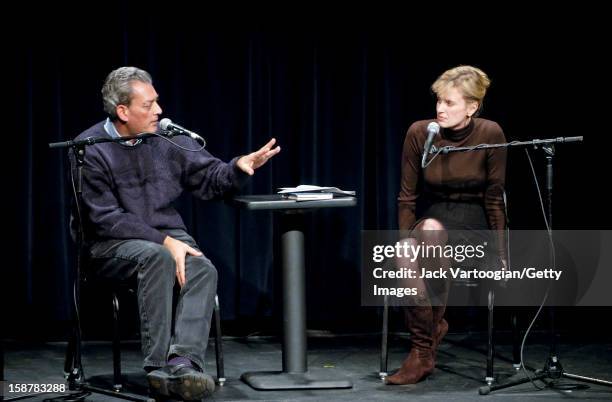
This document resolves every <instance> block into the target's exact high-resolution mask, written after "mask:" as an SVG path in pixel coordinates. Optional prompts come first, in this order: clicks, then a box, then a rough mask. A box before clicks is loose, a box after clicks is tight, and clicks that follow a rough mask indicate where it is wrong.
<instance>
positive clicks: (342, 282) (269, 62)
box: [3, 2, 608, 334]
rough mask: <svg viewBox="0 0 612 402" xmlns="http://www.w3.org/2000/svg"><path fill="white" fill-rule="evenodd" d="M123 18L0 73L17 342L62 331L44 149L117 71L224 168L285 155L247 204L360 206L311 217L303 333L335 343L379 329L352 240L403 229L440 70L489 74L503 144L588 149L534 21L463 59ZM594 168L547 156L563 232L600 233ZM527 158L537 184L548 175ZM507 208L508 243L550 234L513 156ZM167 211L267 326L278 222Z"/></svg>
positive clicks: (371, 40) (315, 31) (82, 118)
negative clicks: (261, 150)
mask: <svg viewBox="0 0 612 402" xmlns="http://www.w3.org/2000/svg"><path fill="white" fill-rule="evenodd" d="M119 4H120V5H122V6H125V9H124V10H122V12H121V13H119V14H112V15H111V14H106V15H107V16H108V18H106V17H104V15H105V14H104V13H100V15H98V16H97V17H95V19H94V20H92V21H95V22H91V23H88V22H87V21H85V20H83V21H80V22H78V23H74V22H70V23H68V22H66V21H63V22H61V23H60V22H58V23H57V24H56V23H55V22H54V21H47V22H46V24H45V28H44V29H40V27H39V29H38V30H37V34H35V35H32V36H30V37H29V39H18V40H17V42H16V43H13V44H12V46H11V49H13V50H14V51H15V52H14V55H15V57H13V58H10V59H9V60H5V63H8V64H9V65H10V66H12V67H14V71H13V73H14V74H12V77H9V79H8V81H9V82H6V83H5V85H7V86H8V87H9V88H11V89H13V88H14V89H15V94H16V97H15V104H14V106H16V111H15V114H14V116H11V122H12V123H11V124H14V125H15V127H14V129H13V130H12V133H11V134H10V137H9V136H7V135H5V138H7V139H8V138H10V139H11V141H12V142H11V144H12V146H11V147H10V148H5V149H4V152H5V154H10V155H7V156H8V157H9V158H8V159H9V160H11V161H14V162H11V165H10V168H8V170H5V177H7V180H8V185H9V188H8V189H7V193H10V194H14V195H16V197H9V205H8V209H7V210H5V215H6V217H7V219H8V221H9V228H10V229H9V231H10V233H8V237H9V238H10V239H11V240H12V242H11V243H9V244H10V248H11V249H10V250H9V253H10V254H11V255H12V256H13V257H14V258H11V262H10V264H6V265H5V269H4V278H3V282H5V284H7V285H8V286H6V291H5V295H6V296H7V302H6V306H7V307H10V308H7V311H9V314H8V316H9V317H10V319H11V320H13V321H12V322H14V323H17V324H18V325H15V326H14V327H19V328H22V329H23V328H26V329H27V330H28V331H31V329H32V328H35V331H42V332H37V333H51V334H55V333H60V332H61V331H60V330H58V329H57V328H58V327H57V326H54V325H51V324H56V323H59V322H64V321H65V320H66V319H68V317H69V312H70V308H69V306H70V301H71V292H72V290H71V277H72V269H73V266H72V256H73V246H72V244H71V240H70V237H69V235H68V227H67V225H68V206H69V204H70V197H71V193H70V182H69V181H68V178H67V174H66V173H67V170H66V167H67V159H66V153H65V152H62V151H57V150H50V149H49V148H48V146H47V144H48V143H49V142H54V141H61V140H66V139H69V138H72V137H74V136H76V135H78V134H79V133H80V132H81V131H82V130H84V129H86V128H87V127H89V126H91V125H92V124H94V123H96V122H98V121H100V120H102V119H104V118H105V116H104V113H103V110H102V103H101V96H100V89H101V86H102V83H103V80H104V78H105V76H106V75H107V74H108V72H110V71H111V70H113V69H115V68H117V67H119V66H123V65H134V66H138V67H140V68H143V69H145V70H147V71H149V72H150V73H151V74H152V76H153V79H154V85H155V87H156V89H157V91H158V93H159V94H160V103H161V106H162V108H163V110H164V116H167V117H170V118H171V119H172V120H173V121H175V122H177V123H179V124H182V125H184V126H185V127H188V128H190V129H192V130H194V131H197V132H199V133H200V134H201V135H202V136H203V137H205V138H206V139H207V141H208V147H207V148H208V149H209V151H210V152H211V153H213V154H214V155H216V156H218V157H220V158H221V159H224V160H229V159H230V158H232V157H234V156H236V155H239V154H244V153H247V152H250V151H252V150H255V149H256V148H258V147H260V146H261V145H263V144H264V143H265V142H266V141H267V140H268V139H269V138H270V137H272V136H273V137H275V138H277V140H278V143H279V144H280V145H281V146H282V148H283V150H282V152H281V153H280V155H278V156H277V157H275V158H274V159H273V160H272V161H271V162H270V163H269V164H268V165H267V166H265V167H263V168H261V169H260V170H258V171H257V172H256V175H255V176H254V178H253V179H252V180H251V181H250V183H249V184H248V185H247V186H246V187H245V188H244V189H243V191H242V193H243V194H263V193H271V192H274V191H276V189H277V187H282V186H294V185H297V184H317V185H331V186H337V187H340V188H343V189H349V190H356V191H357V194H358V198H359V202H358V206H357V207H355V208H343V209H336V210H322V211H318V212H314V213H310V214H308V215H307V216H306V228H307V231H306V251H307V286H308V287H307V289H308V292H307V293H308V309H307V310H308V317H309V319H310V320H311V322H321V323H326V324H327V325H329V327H334V328H345V329H355V328H362V327H364V326H366V327H368V326H369V325H370V324H371V325H374V327H376V326H377V325H378V321H377V318H376V317H377V314H378V311H377V309H373V308H364V307H361V306H360V257H359V255H360V231H361V230H364V229H370V230H372V229H395V228H396V227H397V223H396V222H397V219H396V215H397V208H396V197H397V193H398V189H399V181H400V156H401V147H402V142H403V139H404V135H405V132H406V130H407V128H408V126H409V125H410V123H411V122H413V121H415V120H419V119H425V118H431V117H434V116H435V98H434V96H433V95H432V93H431V91H430V85H431V84H432V83H433V81H434V80H435V79H436V77H437V76H438V75H439V74H440V73H442V72H443V71H444V70H446V69H448V68H451V67H454V66H456V65H459V64H471V65H475V66H478V67H480V68H482V69H483V70H484V71H485V72H487V73H488V74H489V76H490V77H491V79H492V81H493V84H492V86H491V89H490V92H489V94H488V96H487V98H486V101H485V105H484V111H483V114H482V117H485V118H489V119H492V120H495V121H497V122H499V123H500V125H501V126H502V127H503V128H504V130H505V133H506V136H507V138H508V139H509V140H525V139H530V138H548V137H559V136H576V135H589V134H593V133H594V132H596V130H595V129H594V127H589V123H588V121H585V120H586V117H587V116H588V115H587V114H586V113H585V112H586V110H587V108H590V106H589V105H588V104H586V103H588V101H590V100H591V99H592V98H591V97H590V95H589V94H587V92H586V91H587V88H586V87H587V86H586V85H584V79H585V78H586V75H585V74H586V72H587V70H588V69H585V68H584V64H583V60H584V59H585V57H586V50H582V46H583V44H584V43H583V42H581V41H580V40H578V41H575V40H574V41H571V42H570V41H567V40H566V39H569V36H570V35H571V32H567V33H565V34H563V33H560V32H563V31H562V27H558V28H559V30H557V31H555V33H554V35H553V34H552V33H550V32H549V31H546V29H544V28H543V29H542V30H541V31H540V30H539V29H538V28H537V24H535V23H534V22H533V21H532V23H533V24H532V26H531V31H529V33H525V34H521V33H520V32H519V31H515V32H514V33H513V34H511V35H508V33H507V32H503V33H502V32H501V31H503V30H504V29H503V28H499V29H498V30H495V29H494V26H493V25H494V24H491V25H490V26H488V27H487V29H486V30H484V31H483V32H478V33H476V35H475V37H472V36H469V35H467V36H466V37H465V41H463V40H461V35H459V36H456V35H452V34H451V33H450V32H438V35H437V36H436V38H438V37H440V38H442V37H445V38H446V39H447V40H443V39H440V40H438V39H433V38H430V39H425V37H426V35H425V34H424V32H423V31H419V30H416V29H413V30H408V31H406V30H404V28H403V27H402V26H401V25H396V26H393V25H390V26H387V27H384V28H383V29H378V30H375V29H371V30H368V29H367V27H356V26H352V27H351V28H350V29H348V28H347V29H338V28H337V27H336V29H333V30H332V29H329V28H330V27H329V26H327V27H317V26H316V24H314V25H313V24H301V25H299V26H293V25H292V24H290V23H286V24H284V25H282V26H281V25H277V26H268V25H266V24H264V23H261V24H257V23H252V24H250V25H248V24H246V25H240V24H239V25H240V29H229V28H228V27H227V26H224V25H223V24H220V23H216V24H215V23H214V22H215V18H213V16H211V15H208V16H207V17H206V19H205V21H204V22H202V21H199V20H198V17H197V16H191V17H190V16H188V15H183V16H182V17H183V18H184V19H186V20H188V21H189V23H187V22H185V23H184V24H182V25H181V26H180V27H176V26H172V24H171V22H172V18H170V17H169V18H167V19H166V18H163V19H162V16H161V15H160V13H157V14H156V15H155V16H154V15H152V14H151V15H143V14H142V13H141V10H138V9H136V7H135V6H134V7H129V6H126V5H125V4H124V3H121V2H120V3H119ZM115 17H116V18H115ZM164 21H165V22H164ZM207 23H210V24H207ZM319 28H320V29H319ZM467 31H468V32H469V29H468V30H467ZM462 32H465V31H462ZM497 33H499V35H498V34H497ZM458 34H459V33H458ZM16 35H17V33H16ZM11 71H12V70H11ZM13 117H15V118H13ZM586 138H587V141H586V142H587V144H588V143H589V138H590V137H586ZM15 144H16V146H15V147H13V145H15ZM587 150H588V148H587V145H586V144H585V145H582V146H580V145H579V146H571V147H569V146H568V147H559V148H558V153H557V155H558V156H557V164H556V175H557V176H556V177H557V187H556V192H555V222H554V225H555V227H557V228H605V227H606V225H607V222H608V220H603V221H602V220H601V217H600V216H598V212H597V208H595V207H594V205H597V204H593V198H594V197H597V195H596V193H595V188H596V187H595V188H589V187H588V186H587V184H586V183H587V182H586V181H584V179H583V178H581V177H586V176H587V169H590V167H588V165H587V161H588V156H589V155H588V154H587ZM532 154H533V156H534V159H535V161H536V168H537V169H539V172H540V173H542V172H543V170H542V168H543V157H542V156H541V154H540V153H539V152H532ZM590 176H592V175H590ZM540 180H543V176H542V175H541V176H540ZM508 194H509V200H510V220H511V224H512V227H514V228H534V229H536V228H539V229H541V228H543V227H544V224H543V221H542V218H541V213H540V210H539V204H538V201H537V198H536V193H535V189H534V185H533V182H532V179H531V177H530V174H529V169H528V165H527V161H526V158H525V155H524V151H523V150H511V151H510V153H509V165H508ZM178 207H179V209H180V211H181V212H182V214H183V217H184V219H185V221H186V222H187V224H188V226H189V228H190V230H191V232H192V233H193V234H194V236H195V237H196V239H197V240H198V241H199V243H200V245H201V247H202V249H203V250H204V252H205V254H207V255H208V257H210V258H211V260H212V261H213V262H214V263H215V265H216V266H217V268H218V270H219V278H220V281H219V296H220V299H221V304H222V310H223V318H224V319H226V320H237V321H238V322H240V320H252V321H253V322H259V323H263V322H265V319H267V318H270V317H272V318H275V317H276V318H278V317H279V314H280V308H281V303H282V297H281V289H280V266H279V263H278V262H277V261H278V260H279V259H278V258H277V259H275V258H274V257H275V255H278V251H279V244H278V239H277V237H278V235H279V226H278V222H277V221H276V219H275V218H274V216H273V215H272V214H271V213H268V212H256V213H253V212H245V211H242V212H240V213H238V212H237V211H236V210H235V209H234V208H233V207H231V206H229V205H227V204H226V203H224V202H223V201H214V202H201V201H198V200H194V199H192V198H191V197H190V196H185V197H183V199H181V200H180V201H179V202H178ZM602 210H603V209H602ZM597 219H599V220H597ZM606 219H607V218H606ZM34 323H35V324H34ZM41 323H48V324H50V325H46V326H43V325H41ZM26 324H28V325H26ZM374 327H372V326H369V328H374ZM254 328H255V329H257V325H256V324H254ZM13 329H15V328H13ZM18 332H19V331H18Z"/></svg>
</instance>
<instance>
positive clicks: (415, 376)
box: [385, 306, 434, 385]
mask: <svg viewBox="0 0 612 402" xmlns="http://www.w3.org/2000/svg"><path fill="white" fill-rule="evenodd" d="M405 314H406V321H407V323H408V329H409V330H410V333H411V334H412V335H411V338H410V339H411V341H412V349H411V350H410V354H409V355H408V357H407V358H406V359H405V360H404V362H403V363H402V366H401V367H400V369H399V370H398V371H397V372H396V373H395V374H393V375H392V376H389V377H387V378H386V379H385V382H386V383H387V384H397V385H403V384H414V383H416V382H418V381H420V380H421V379H423V378H425V377H427V376H428V375H429V374H431V373H432V372H433V369H434V360H433V356H432V343H433V339H432V327H433V314H432V309H431V306H414V307H407V308H406V309H405Z"/></svg>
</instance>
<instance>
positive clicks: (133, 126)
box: [117, 81, 162, 135]
mask: <svg viewBox="0 0 612 402" xmlns="http://www.w3.org/2000/svg"><path fill="white" fill-rule="evenodd" d="M157 99H158V95H157V92H156V91H155V88H153V85H151V84H147V83H145V82H141V81H132V100H131V102H130V104H129V105H119V106H117V115H118V116H119V118H120V119H121V120H122V121H123V122H124V123H125V127H126V129H127V131H128V132H127V134H129V135H136V134H140V133H147V132H149V133H151V132H155V131H156V130H157V122H158V120H159V115H161V113H162V109H161V107H160V106H159V104H158V103H157Z"/></svg>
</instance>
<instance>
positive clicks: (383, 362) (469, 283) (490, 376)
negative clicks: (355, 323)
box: [378, 191, 521, 385]
mask: <svg viewBox="0 0 612 402" xmlns="http://www.w3.org/2000/svg"><path fill="white" fill-rule="evenodd" d="M503 200H504V209H505V212H506V214H505V215H506V228H508V227H509V225H508V223H509V222H508V202H507V198H506V192H505V191H504V193H503ZM506 241H507V242H509V233H508V232H506ZM506 247H507V249H508V250H509V243H507V244H506ZM508 264H510V261H508ZM452 286H453V287H455V288H457V287H459V288H463V289H464V290H467V291H468V292H469V291H471V290H474V289H476V288H477V287H478V286H479V284H478V281H477V280H454V281H453V282H452ZM451 291H452V290H451ZM494 306H495V292H494V291H493V290H489V291H488V294H487V309H488V317H487V372H486V376H485V379H484V381H485V382H486V383H487V384H488V385H491V384H492V383H493V382H494V381H495V377H494V372H493V360H494V355H495V348H494V342H493V336H494V331H495V327H494V324H495V323H494V319H493V309H494ZM382 318H383V319H382V331H381V333H382V346H381V355H380V371H379V372H378V375H379V377H380V378H381V379H382V380H384V379H385V377H386V376H387V375H388V370H387V367H388V360H389V348H388V340H389V339H388V338H389V303H388V299H387V296H385V298H384V305H383V317H382ZM511 324H512V340H513V348H512V358H513V364H512V366H513V367H514V369H515V370H519V369H520V367H521V365H520V361H521V359H520V349H519V343H520V340H519V331H518V325H517V315H516V313H513V314H512V317H511Z"/></svg>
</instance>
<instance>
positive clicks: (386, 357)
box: [378, 296, 389, 380]
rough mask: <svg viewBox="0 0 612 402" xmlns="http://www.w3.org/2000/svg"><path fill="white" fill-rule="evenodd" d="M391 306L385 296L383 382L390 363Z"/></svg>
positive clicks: (380, 374)
mask: <svg viewBox="0 0 612 402" xmlns="http://www.w3.org/2000/svg"><path fill="white" fill-rule="evenodd" d="M388 339H389V304H388V303H387V296H385V302H384V306H383V322H382V346H381V348H380V371H379V373H378V375H379V377H380V379H381V380H384V379H385V377H386V376H387V375H388V372H387V364H388V362H389V348H388V344H387V342H388Z"/></svg>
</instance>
